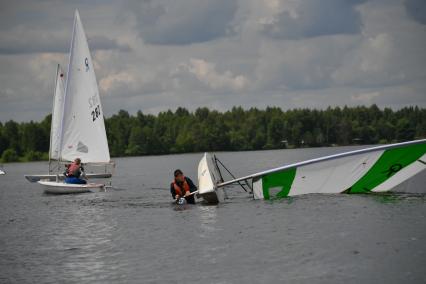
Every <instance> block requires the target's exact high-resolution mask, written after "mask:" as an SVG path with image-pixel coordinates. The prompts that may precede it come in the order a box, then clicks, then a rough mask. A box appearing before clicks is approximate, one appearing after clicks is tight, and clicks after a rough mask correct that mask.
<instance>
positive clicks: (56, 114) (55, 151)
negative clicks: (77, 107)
mask: <svg viewBox="0 0 426 284" xmlns="http://www.w3.org/2000/svg"><path fill="white" fill-rule="evenodd" d="M55 82H56V84H55V93H54V97H53V107H52V124H51V127H50V149H49V155H50V158H51V159H53V160H59V158H60V155H59V151H60V143H61V133H62V129H61V123H62V116H63V114H64V96H65V79H64V72H63V71H62V69H61V66H60V65H58V68H57V69H56V81H55Z"/></svg>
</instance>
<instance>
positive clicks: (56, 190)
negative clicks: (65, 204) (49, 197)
mask: <svg viewBox="0 0 426 284" xmlns="http://www.w3.org/2000/svg"><path fill="white" fill-rule="evenodd" d="M38 184H40V185H41V186H43V188H44V192H45V193H49V194H71V193H85V192H94V191H96V190H101V189H103V188H104V186H105V185H104V184H101V183H88V184H71V183H64V182H53V181H38Z"/></svg>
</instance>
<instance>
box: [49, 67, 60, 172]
mask: <svg viewBox="0 0 426 284" xmlns="http://www.w3.org/2000/svg"><path fill="white" fill-rule="evenodd" d="M58 74H59V64H58V65H57V66H56V76H55V85H53V103H52V117H51V119H50V140H49V175H50V172H51V168H50V166H51V162H52V161H51V156H52V155H51V152H52V135H53V124H52V121H53V116H54V113H55V98H56V87H57V85H58Z"/></svg>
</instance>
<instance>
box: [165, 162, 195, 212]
mask: <svg viewBox="0 0 426 284" xmlns="http://www.w3.org/2000/svg"><path fill="white" fill-rule="evenodd" d="M174 177H175V178H174V179H173V182H172V183H171V185H170V193H171V194H172V196H173V199H175V200H176V203H179V202H180V198H181V197H184V198H185V199H186V202H188V203H190V204H195V198H194V192H195V191H197V187H196V186H195V184H194V183H193V182H192V180H191V179H190V178H188V177H185V176H184V175H183V172H182V171H181V170H179V169H177V170H175V172H174Z"/></svg>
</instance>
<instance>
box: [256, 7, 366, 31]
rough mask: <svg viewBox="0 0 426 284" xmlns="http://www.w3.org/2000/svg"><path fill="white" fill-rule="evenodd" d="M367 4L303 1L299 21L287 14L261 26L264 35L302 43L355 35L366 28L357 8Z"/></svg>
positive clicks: (284, 13) (297, 18)
mask: <svg viewBox="0 0 426 284" xmlns="http://www.w3.org/2000/svg"><path fill="white" fill-rule="evenodd" d="M364 2H365V0H350V1H342V0H321V1H318V0H309V1H300V2H299V5H298V6H297V8H296V13H297V17H295V16H292V15H291V14H290V12H288V11H283V12H281V13H279V14H278V15H276V16H275V17H274V18H273V20H272V21H271V22H268V23H263V24H262V25H261V32H262V33H263V34H265V35H268V36H271V37H273V38H278V39H301V38H310V37H317V36H324V35H335V34H354V33H358V32H359V31H360V30H361V27H362V21H361V17H360V14H359V12H358V11H357V10H356V9H355V7H356V5H359V4H361V3H364Z"/></svg>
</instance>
